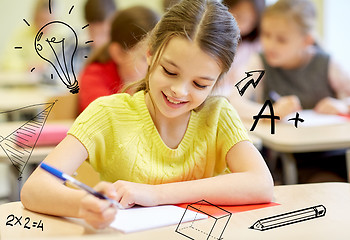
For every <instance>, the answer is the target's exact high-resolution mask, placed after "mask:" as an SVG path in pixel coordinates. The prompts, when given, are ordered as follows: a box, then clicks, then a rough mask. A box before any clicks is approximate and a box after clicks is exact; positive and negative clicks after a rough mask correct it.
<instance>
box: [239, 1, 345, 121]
mask: <svg viewBox="0 0 350 240" xmlns="http://www.w3.org/2000/svg"><path fill="white" fill-rule="evenodd" d="M315 22H316V9H315V7H314V5H313V4H312V2H311V1H309V0H280V1H278V2H276V3H275V4H274V5H272V6H269V7H267V9H266V11H265V13H264V14H263V18H262V23H261V42H262V47H263V51H262V53H261V54H260V55H259V56H254V57H253V58H252V59H251V63H250V64H249V69H250V70H257V69H264V70H265V71H266V72H265V76H264V78H263V79H262V80H261V82H260V83H259V86H258V87H257V88H256V89H251V90H252V91H251V92H252V93H253V94H254V95H255V99H256V100H257V102H259V103H263V102H264V101H265V100H266V99H269V98H270V95H271V92H276V93H278V95H280V98H278V99H277V98H274V99H271V100H275V101H276V102H275V103H274V110H275V113H276V114H277V115H279V116H280V117H281V118H283V117H285V116H286V115H288V114H290V113H293V112H295V111H298V110H300V109H314V110H315V111H317V112H320V113H326V114H348V113H349V105H348V103H347V101H346V98H347V97H349V96H350V78H349V76H348V75H346V74H345V73H344V71H342V70H341V69H340V68H339V65H337V64H336V63H335V62H334V61H333V59H332V58H331V57H330V56H329V54H327V53H325V52H324V51H323V50H322V49H321V48H320V47H318V46H317V43H316V42H315V39H316V38H315V31H314V27H315ZM246 95H248V94H246ZM233 104H234V103H233ZM260 108H261V105H258V106H256V108H255V109H254V108H253V109H251V110H253V111H249V113H248V112H247V109H245V110H244V111H245V113H246V114H249V115H250V118H251V116H253V115H256V114H257V113H258V112H259V110H260Z"/></svg>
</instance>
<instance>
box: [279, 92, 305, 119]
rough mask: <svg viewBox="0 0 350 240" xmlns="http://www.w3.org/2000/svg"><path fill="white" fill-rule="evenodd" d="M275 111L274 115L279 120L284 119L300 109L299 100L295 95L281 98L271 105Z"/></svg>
mask: <svg viewBox="0 0 350 240" xmlns="http://www.w3.org/2000/svg"><path fill="white" fill-rule="evenodd" d="M273 108H274V110H275V115H277V116H280V118H281V119H283V118H284V117H286V116H287V115H288V114H291V113H293V112H296V111H300V110H301V109H302V107H301V104H300V100H299V98H298V97H297V96H295V95H290V96H285V97H281V98H280V99H278V100H277V102H275V104H274V105H273Z"/></svg>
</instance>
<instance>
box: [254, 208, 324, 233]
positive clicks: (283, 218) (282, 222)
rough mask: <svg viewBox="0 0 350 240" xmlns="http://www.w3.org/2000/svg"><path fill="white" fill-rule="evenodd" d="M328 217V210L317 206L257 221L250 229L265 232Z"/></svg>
mask: <svg viewBox="0 0 350 240" xmlns="http://www.w3.org/2000/svg"><path fill="white" fill-rule="evenodd" d="M325 215H326V208H325V206H323V205H317V206H313V207H309V208H304V209H301V210H297V211H293V212H288V213H284V214H280V215H276V216H272V217H267V218H262V219H260V220H258V221H256V222H255V223H254V224H253V225H252V226H250V227H249V228H250V229H255V230H259V231H265V230H269V229H272V228H277V227H282V226H286V225H289V224H293V223H298V222H302V221H306V220H311V219H314V218H319V217H324V216H325Z"/></svg>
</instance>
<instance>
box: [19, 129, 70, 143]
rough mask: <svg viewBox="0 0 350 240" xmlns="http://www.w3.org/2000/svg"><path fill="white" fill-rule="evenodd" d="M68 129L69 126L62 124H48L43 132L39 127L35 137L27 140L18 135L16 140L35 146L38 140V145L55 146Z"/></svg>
mask: <svg viewBox="0 0 350 240" xmlns="http://www.w3.org/2000/svg"><path fill="white" fill-rule="evenodd" d="M68 130H69V128H68V127H66V126H62V125H46V126H44V128H43V129H42V131H41V133H40V129H38V130H36V133H35V134H34V135H33V137H31V138H28V139H25V140H23V139H21V138H19V137H17V139H16V141H17V142H20V143H23V144H26V145H29V146H33V145H34V144H35V141H37V142H36V146H55V145H57V144H58V143H60V142H61V141H62V140H63V139H64V138H65V137H66V135H67V132H68ZM39 134H40V135H39ZM38 136H39V138H38Z"/></svg>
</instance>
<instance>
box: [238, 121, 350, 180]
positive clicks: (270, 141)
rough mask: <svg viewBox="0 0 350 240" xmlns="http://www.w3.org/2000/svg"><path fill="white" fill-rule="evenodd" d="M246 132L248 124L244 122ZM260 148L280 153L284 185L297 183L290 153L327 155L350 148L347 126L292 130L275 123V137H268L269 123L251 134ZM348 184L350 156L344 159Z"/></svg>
mask: <svg viewBox="0 0 350 240" xmlns="http://www.w3.org/2000/svg"><path fill="white" fill-rule="evenodd" d="M245 125H246V127H247V129H250V128H251V126H252V123H251V122H245ZM251 133H252V134H253V135H256V136H257V137H258V138H260V139H261V141H262V144H263V145H264V146H266V147H268V148H270V149H272V150H273V151H277V152H279V153H281V157H282V165H283V177H284V181H285V183H286V184H295V183H297V179H298V172H297V165H296V160H295V158H294V156H293V153H300V152H315V151H330V150H338V149H345V148H348V149H349V148H350V122H346V123H342V124H336V125H327V126H313V127H300V126H299V127H298V128H295V127H294V126H293V125H292V124H285V123H278V124H277V125H276V129H275V134H271V124H270V121H267V122H264V121H260V122H259V123H258V125H257V126H256V128H255V129H254V131H253V132H251ZM346 166H347V173H348V180H350V176H349V174H350V153H349V152H348V154H347V158H346Z"/></svg>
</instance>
